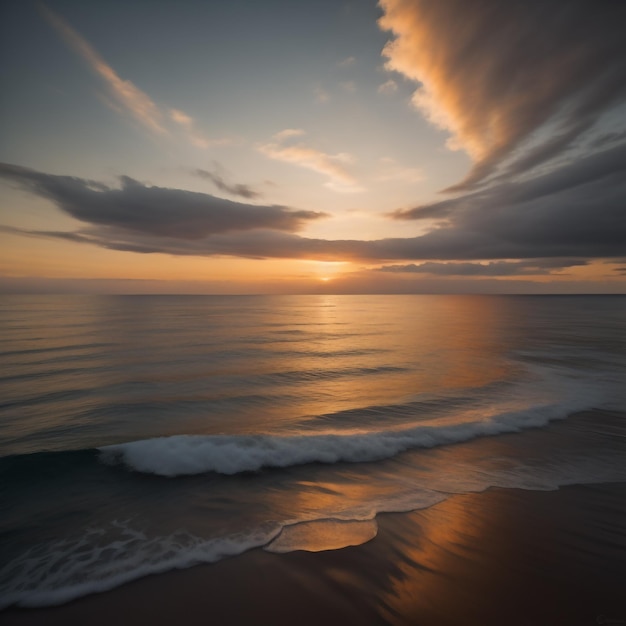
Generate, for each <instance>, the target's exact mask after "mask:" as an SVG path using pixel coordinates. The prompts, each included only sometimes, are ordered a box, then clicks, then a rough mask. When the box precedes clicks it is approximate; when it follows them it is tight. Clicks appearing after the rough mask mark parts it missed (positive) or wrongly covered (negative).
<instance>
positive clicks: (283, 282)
mask: <svg viewBox="0 0 626 626" xmlns="http://www.w3.org/2000/svg"><path fill="white" fill-rule="evenodd" d="M625 23H626V3H625V2H621V1H619V0H568V2H545V0H510V1H507V2H502V1H501V0H471V1H468V0H437V2H433V1H432V0H380V2H376V1H374V0H372V1H370V0H315V1H312V0H264V1H263V2H258V1H257V0H229V2H214V1H212V0H203V1H199V0H176V1H174V0H132V1H122V0H107V1H99V0H90V2H84V1H83V0H47V1H45V2H30V1H28V0H3V1H2V2H1V3H0V91H1V93H2V95H1V96H0V293H7V292H13V293H55V292H86V293H216V294H231V293H232V294H236V293H626V38H625V37H624V35H623V32H624V31H623V25H624V24H625Z"/></svg>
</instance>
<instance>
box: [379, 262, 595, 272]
mask: <svg viewBox="0 0 626 626" xmlns="http://www.w3.org/2000/svg"><path fill="white" fill-rule="evenodd" d="M588 263H589V261H588V260H586V259H535V260H532V261H491V262H489V263H459V262H457V263H438V262H432V261H431V262H427V263H420V264H418V265H416V264H415V263H411V264H409V265H386V266H383V267H378V268H376V269H375V270H374V271H377V272H391V273H394V274H434V275H437V276H537V275H541V274H552V273H553V272H554V271H555V270H556V271H559V270H562V269H564V268H569V267H574V266H579V265H587V264H588Z"/></svg>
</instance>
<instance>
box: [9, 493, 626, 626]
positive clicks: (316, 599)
mask: <svg viewBox="0 0 626 626" xmlns="http://www.w3.org/2000/svg"><path fill="white" fill-rule="evenodd" d="M625 496H626V484H623V483H619V484H618V483H615V484H604V485H583V486H571V487H564V488H562V489H560V490H558V491H552V492H539V491H523V490H516V489H491V490H488V491H487V492H484V493H480V494H469V495H459V496H455V497H452V498H451V499H449V500H447V501H445V502H443V503H441V504H439V505H436V506H434V507H431V508H429V509H423V510H419V511H415V512H412V513H404V514H386V515H381V516H379V518H378V524H379V532H378V535H377V536H376V538H375V539H373V540H371V541H369V542H368V543H366V544H363V545H361V546H356V547H349V548H344V549H341V550H332V551H324V552H317V553H312V552H302V551H299V552H292V553H288V554H271V553H268V552H265V551H263V550H260V549H257V550H253V551H250V552H248V553H246V554H244V555H241V556H239V557H236V558H232V559H227V560H225V561H221V562H219V563H216V564H214V565H203V566H198V567H193V568H190V569H187V570H183V571H176V572H170V573H167V574H163V575H159V576H150V577H147V578H144V579H141V580H138V581H136V582H133V583H130V584H127V585H125V586H122V587H120V588H118V589H115V590H113V591H110V592H107V593H102V594H95V595H92V596H88V597H86V598H82V599H80V600H78V601H75V602H71V603H69V604H66V605H64V606H60V607H57V608H50V609H11V610H8V611H6V612H5V613H4V615H2V616H1V620H2V622H3V623H5V624H8V625H9V624H10V625H15V626H18V625H23V626H25V625H33V626H37V625H43V624H46V625H51V626H53V625H57V624H58V625H61V624H63V625H65V626H67V625H68V624H94V625H100V624H102V625H105V624H106V625H107V626H108V625H109V624H111V623H116V624H140V623H146V624H148V623H149V624H163V625H165V624H174V623H180V624H188V625H195V624H198V625H200V624H207V623H212V624H220V625H228V624H233V625H234V624H255V625H259V624H267V625H270V624H272V625H276V624H285V625H287V624H311V625H314V624H396V625H401V624H407V625H408V624H426V625H429V626H438V625H442V626H443V625H453V624H472V625H474V624H475V625H476V626H478V625H479V624H482V625H485V624H494V625H496V624H498V625H499V624H507V625H508V626H511V625H520V626H522V625H528V626H539V625H546V626H561V625H562V626H575V625H580V626H584V625H592V624H597V623H614V624H618V623H626V596H625V595H624V594H623V593H622V592H623V585H624V581H625V580H626V532H625V531H626V528H625V526H626V497H625ZM603 620H604V621H603Z"/></svg>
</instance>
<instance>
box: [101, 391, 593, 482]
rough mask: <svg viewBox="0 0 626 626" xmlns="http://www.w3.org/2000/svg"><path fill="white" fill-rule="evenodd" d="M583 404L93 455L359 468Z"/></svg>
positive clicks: (166, 441) (244, 467) (532, 423)
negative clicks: (382, 427) (342, 464)
mask: <svg viewBox="0 0 626 626" xmlns="http://www.w3.org/2000/svg"><path fill="white" fill-rule="evenodd" d="M590 402H592V400H591V398H590V397H583V398H581V397H579V398H578V399H570V400H568V401H560V402H559V401H557V402H551V403H543V404H537V405H534V406H525V407H524V408H520V409H516V410H511V408H510V407H507V406H506V404H500V405H497V404H496V405H495V406H493V407H491V409H486V408H485V409H483V410H480V411H479V410H474V411H473V413H474V419H472V420H468V419H467V415H465V416H464V420H463V421H462V422H460V423H453V422H452V423H451V422H450V421H449V420H448V421H446V422H443V423H441V424H437V423H431V424H428V425H424V424H423V423H422V424H420V425H412V426H411V427H408V428H395V429H388V430H376V431H370V432H356V433H348V434H346V433H345V432H331V433H324V434H294V435H269V434H266V435H174V436H171V437H157V438H154V439H144V440H140V441H133V442H129V443H122V444H116V445H111V446H105V447H102V448H100V458H101V460H102V461H103V462H104V463H107V464H116V463H122V464H124V465H126V466H127V467H128V468H130V469H132V470H134V471H137V472H142V473H148V474H157V475H159V476H169V477H174V476H185V475H192V474H202V473H206V472H216V473H219V474H237V473H240V472H252V471H257V470H260V469H262V468H270V467H289V466H293V465H303V464H306V463H328V464H331V463H339V462H348V463H362V462H372V461H379V460H382V459H387V458H390V457H393V456H395V455H397V454H399V453H401V452H404V451H406V450H411V449H414V448H432V447H435V446H442V445H448V444H453V443H459V442H463V441H468V440H470V439H474V438H476V437H484V436H489V435H498V434H502V433H513V432H519V431H521V430H525V429H528V428H538V427H542V426H545V425H546V424H548V423H549V422H550V421H552V420H556V419H563V418H565V417H567V415H569V414H570V413H572V412H573V411H577V410H581V409H584V408H588V407H589V406H592V404H590Z"/></svg>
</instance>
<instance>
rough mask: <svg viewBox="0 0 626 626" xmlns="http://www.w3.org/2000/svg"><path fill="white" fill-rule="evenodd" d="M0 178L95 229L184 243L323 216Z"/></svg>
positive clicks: (124, 188)
mask: <svg viewBox="0 0 626 626" xmlns="http://www.w3.org/2000/svg"><path fill="white" fill-rule="evenodd" d="M0 177H2V178H5V179H8V180H10V181H12V182H14V183H17V184H18V185H20V186H21V187H23V188H25V189H26V190H28V191H30V192H32V193H34V194H36V195H38V196H41V197H43V198H47V199H49V200H51V201H52V202H53V203H54V204H55V205H56V206H57V207H58V208H59V209H61V210H62V211H63V212H65V213H67V214H68V215H71V216H72V217H74V218H76V219H77V220H80V221H81V222H85V223H88V224H91V225H98V226H101V227H105V228H113V229H115V230H118V231H120V232H126V233H134V234H135V235H136V236H141V235H147V236H154V237H164V238H172V239H182V240H197V239H202V238H204V237H207V236H208V235H212V234H216V233H226V232H232V231H246V230H252V229H258V228H267V229H274V230H279V231H288V232H292V231H296V230H298V229H300V228H302V227H303V226H304V224H305V223H306V222H307V221H310V220H315V219H319V218H321V217H323V216H324V214H323V213H321V212H315V211H295V210H290V209H288V208H285V207H282V206H275V205H272V206H263V205H252V204H243V203H240V202H233V201H231V200H225V199H223V198H218V197H215V196H212V195H209V194H204V193H197V192H192V191H184V190H182V189H169V188H163V187H153V186H146V185H144V184H142V183H140V182H138V181H136V180H134V179H132V178H130V177H128V176H120V187H117V188H116V187H109V186H107V185H103V184H102V183H100V182H97V181H90V180H85V179H82V178H76V177H72V176H54V175H51V174H44V173H42V172H37V171H35V170H31V169H28V168H25V167H21V166H17V165H8V164H0Z"/></svg>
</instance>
